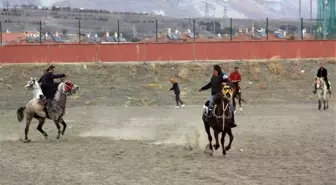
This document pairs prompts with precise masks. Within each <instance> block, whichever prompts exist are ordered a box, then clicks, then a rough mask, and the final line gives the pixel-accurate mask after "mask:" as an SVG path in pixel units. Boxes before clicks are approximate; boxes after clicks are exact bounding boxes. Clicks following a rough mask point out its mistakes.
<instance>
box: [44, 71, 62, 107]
mask: <svg viewBox="0 0 336 185" xmlns="http://www.w3.org/2000/svg"><path fill="white" fill-rule="evenodd" d="M55 69H56V67H55V66H53V65H51V66H49V67H48V68H47V73H46V74H45V75H44V76H43V79H42V83H41V89H42V92H43V94H44V96H45V97H46V98H47V108H50V107H51V102H52V100H53V99H54V96H55V93H56V91H57V87H58V83H55V82H54V79H57V78H63V77H65V76H66V75H65V74H54V73H55Z"/></svg>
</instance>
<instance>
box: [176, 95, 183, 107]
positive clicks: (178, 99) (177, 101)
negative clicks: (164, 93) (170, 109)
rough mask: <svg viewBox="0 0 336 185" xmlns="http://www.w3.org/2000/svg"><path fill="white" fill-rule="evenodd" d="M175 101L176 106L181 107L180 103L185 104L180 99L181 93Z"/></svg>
mask: <svg viewBox="0 0 336 185" xmlns="http://www.w3.org/2000/svg"><path fill="white" fill-rule="evenodd" d="M175 101H176V106H179V103H181V104H183V102H182V101H181V99H180V93H178V94H175Z"/></svg>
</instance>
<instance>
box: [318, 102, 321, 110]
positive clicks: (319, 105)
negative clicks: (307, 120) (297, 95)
mask: <svg viewBox="0 0 336 185" xmlns="http://www.w3.org/2000/svg"><path fill="white" fill-rule="evenodd" d="M321 104H322V102H321V100H319V101H318V110H321V106H322V105H321Z"/></svg>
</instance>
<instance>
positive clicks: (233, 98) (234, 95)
mask: <svg viewBox="0 0 336 185" xmlns="http://www.w3.org/2000/svg"><path fill="white" fill-rule="evenodd" d="M236 97H237V95H236V93H235V94H233V96H232V105H233V111H236Z"/></svg>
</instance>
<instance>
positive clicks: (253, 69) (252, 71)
mask: <svg viewBox="0 0 336 185" xmlns="http://www.w3.org/2000/svg"><path fill="white" fill-rule="evenodd" d="M245 66H246V69H247V73H248V75H249V76H250V77H251V79H252V80H254V81H258V80H259V78H260V72H261V71H260V64H259V63H257V62H251V61H247V62H245Z"/></svg>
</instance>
